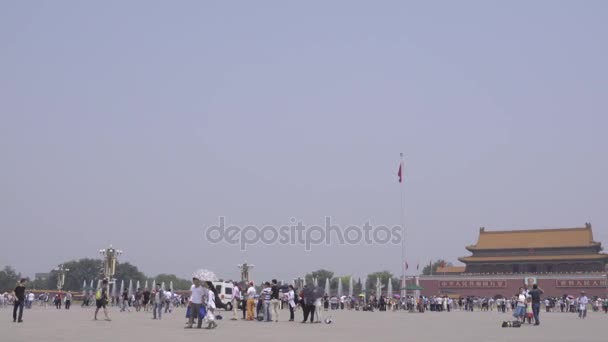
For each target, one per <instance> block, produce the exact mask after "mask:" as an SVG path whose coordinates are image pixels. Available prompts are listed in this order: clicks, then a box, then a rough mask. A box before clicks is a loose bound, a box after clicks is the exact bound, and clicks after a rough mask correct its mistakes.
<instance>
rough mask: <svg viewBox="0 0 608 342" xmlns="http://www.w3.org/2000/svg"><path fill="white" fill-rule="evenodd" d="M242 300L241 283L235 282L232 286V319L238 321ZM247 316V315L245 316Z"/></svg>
mask: <svg viewBox="0 0 608 342" xmlns="http://www.w3.org/2000/svg"><path fill="white" fill-rule="evenodd" d="M240 302H241V289H239V285H238V284H237V283H236V282H234V284H233V288H232V320H233V321H236V320H237V319H238V318H237V317H236V316H237V315H238V310H239V303H240ZM243 318H245V317H243Z"/></svg>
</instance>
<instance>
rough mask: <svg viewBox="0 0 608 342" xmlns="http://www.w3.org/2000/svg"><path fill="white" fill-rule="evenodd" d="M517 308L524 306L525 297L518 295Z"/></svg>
mask: <svg viewBox="0 0 608 342" xmlns="http://www.w3.org/2000/svg"><path fill="white" fill-rule="evenodd" d="M517 306H526V295H525V294H523V293H522V294H520V295H519V297H518V298H517Z"/></svg>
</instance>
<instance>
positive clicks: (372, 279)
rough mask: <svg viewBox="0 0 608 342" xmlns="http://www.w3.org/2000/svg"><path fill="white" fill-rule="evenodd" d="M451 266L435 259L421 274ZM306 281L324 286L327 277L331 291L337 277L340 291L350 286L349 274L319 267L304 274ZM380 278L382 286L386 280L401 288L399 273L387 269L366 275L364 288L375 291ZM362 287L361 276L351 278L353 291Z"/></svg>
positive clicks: (394, 286) (336, 283)
mask: <svg viewBox="0 0 608 342" xmlns="http://www.w3.org/2000/svg"><path fill="white" fill-rule="evenodd" d="M449 266H452V263H451V262H447V261H445V260H443V259H439V260H436V261H435V262H431V263H429V264H428V265H426V266H424V267H423V268H422V274H423V275H430V274H435V273H437V269H438V268H440V267H449ZM305 277H306V283H307V284H312V283H313V279H315V278H316V279H317V283H318V284H319V286H321V287H323V286H325V281H326V279H329V287H330V289H331V290H332V291H336V292H337V290H338V284H339V279H342V293H348V288H349V286H350V278H351V277H350V276H335V275H334V272H332V271H329V270H325V269H320V270H317V271H314V272H311V273H307V274H306V276H305ZM378 278H380V282H381V283H382V285H383V286H386V285H387V284H388V281H389V279H390V281H391V282H392V286H393V290H395V291H399V289H400V288H401V279H400V275H393V274H392V273H391V272H389V271H380V272H374V273H370V274H368V275H367V278H366V279H365V288H366V290H367V291H375V290H376V282H377V281H378ZM362 289H363V284H362V283H361V278H358V279H357V280H354V279H353V292H354V293H361V291H362Z"/></svg>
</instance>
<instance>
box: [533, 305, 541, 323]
mask: <svg viewBox="0 0 608 342" xmlns="http://www.w3.org/2000/svg"><path fill="white" fill-rule="evenodd" d="M532 312H533V313H534V323H536V324H540V303H532Z"/></svg>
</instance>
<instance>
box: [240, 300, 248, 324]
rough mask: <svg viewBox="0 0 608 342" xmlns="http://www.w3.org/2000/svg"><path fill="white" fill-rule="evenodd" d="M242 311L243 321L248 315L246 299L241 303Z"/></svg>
mask: <svg viewBox="0 0 608 342" xmlns="http://www.w3.org/2000/svg"><path fill="white" fill-rule="evenodd" d="M241 310H243V319H245V318H246V317H245V315H246V314H247V300H245V299H243V300H242V301H241Z"/></svg>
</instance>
